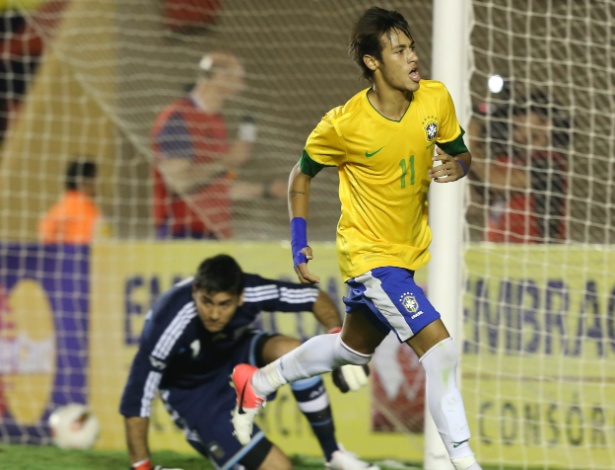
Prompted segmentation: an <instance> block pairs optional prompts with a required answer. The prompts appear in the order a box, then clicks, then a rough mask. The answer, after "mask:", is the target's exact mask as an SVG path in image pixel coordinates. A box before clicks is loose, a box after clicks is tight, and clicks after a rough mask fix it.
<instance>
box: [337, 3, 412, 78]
mask: <svg viewBox="0 0 615 470" xmlns="http://www.w3.org/2000/svg"><path fill="white" fill-rule="evenodd" d="M393 29H398V30H399V31H401V32H403V33H404V34H405V35H406V36H408V37H409V38H410V39H412V34H411V33H410V25H408V22H407V21H406V19H405V18H404V17H403V15H402V14H401V13H398V12H396V11H394V10H385V9H384V8H380V7H372V8H369V9H368V10H366V11H365V13H363V15H361V17H360V18H359V19H358V21H357V22H356V23H355V25H354V28H353V30H352V34H351V36H350V44H349V45H348V52H349V54H350V57H352V60H354V61H355V62H356V64H357V65H358V66H359V67H360V68H361V74H362V75H363V78H365V79H366V80H369V81H371V80H372V76H373V74H374V71H373V70H370V69H369V67H367V65H365V63H364V62H363V56H365V55H371V56H374V57H375V58H377V59H378V60H382V43H381V41H380V39H381V37H382V35H383V34H388V33H389V32H391V30H393Z"/></svg>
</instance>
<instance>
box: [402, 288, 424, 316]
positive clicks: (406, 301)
mask: <svg viewBox="0 0 615 470" xmlns="http://www.w3.org/2000/svg"><path fill="white" fill-rule="evenodd" d="M399 300H400V302H401V304H402V305H403V306H404V308H405V309H406V310H407V311H408V312H410V313H416V311H417V310H418V309H419V303H418V302H417V301H416V299H415V298H414V295H412V293H411V292H404V293H403V294H402V296H401V297H400V299H399Z"/></svg>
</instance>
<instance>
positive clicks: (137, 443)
mask: <svg viewBox="0 0 615 470" xmlns="http://www.w3.org/2000/svg"><path fill="white" fill-rule="evenodd" d="M124 428H125V430H126V445H127V447H128V455H129V457H130V464H131V465H135V464H137V463H138V462H144V461H147V460H149V456H150V453H149V447H148V445H147V431H148V429H149V418H142V417H140V416H130V417H124ZM137 468H138V467H137Z"/></svg>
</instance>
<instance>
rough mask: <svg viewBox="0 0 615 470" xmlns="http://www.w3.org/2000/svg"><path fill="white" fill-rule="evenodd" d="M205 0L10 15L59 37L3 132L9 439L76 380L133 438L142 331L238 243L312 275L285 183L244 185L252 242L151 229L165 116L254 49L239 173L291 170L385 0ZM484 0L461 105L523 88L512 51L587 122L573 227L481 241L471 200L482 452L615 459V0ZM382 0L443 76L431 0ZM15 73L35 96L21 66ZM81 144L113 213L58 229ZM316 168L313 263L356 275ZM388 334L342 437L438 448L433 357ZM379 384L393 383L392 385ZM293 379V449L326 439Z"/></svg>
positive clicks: (471, 13) (585, 464)
mask: <svg viewBox="0 0 615 470" xmlns="http://www.w3.org/2000/svg"><path fill="white" fill-rule="evenodd" d="M188 3H191V2H188ZM197 3H198V2H197ZM203 4H207V5H210V6H217V9H216V10H215V15H214V16H213V18H214V20H213V21H212V22H206V23H200V24H195V25H190V27H188V28H179V27H171V26H169V24H168V18H169V17H168V16H166V17H165V11H164V8H163V6H164V5H165V2H162V1H161V2H158V1H149V0H134V1H131V2H120V1H109V2H96V1H93V0H81V1H72V2H70V1H67V0H57V1H56V0H54V1H48V2H44V1H38V2H37V1H29V2H21V1H12V2H11V1H5V2H2V7H3V8H4V10H3V13H4V25H5V29H6V25H8V24H9V23H10V22H11V21H12V19H14V18H15V17H17V16H22V17H23V18H25V22H26V24H27V25H28V26H29V27H30V30H31V32H30V33H28V34H30V35H38V36H39V37H40V38H41V40H42V43H43V45H44V47H43V50H42V52H41V53H40V55H39V56H37V58H36V60H35V62H38V63H39V65H38V68H37V70H36V74H34V75H33V76H32V77H31V78H27V81H28V82H29V86H28V91H27V94H25V95H24V96H23V99H22V100H20V102H21V104H20V106H19V110H18V112H17V111H16V110H13V109H12V110H11V111H10V113H7V114H9V116H8V117H9V118H10V125H9V127H8V130H7V131H6V132H4V134H3V142H2V149H1V153H0V314H1V316H0V333H1V337H0V339H2V342H1V343H0V344H1V345H2V348H0V351H1V352H2V354H0V357H2V358H3V361H2V363H3V366H2V370H0V374H1V380H2V385H1V387H0V391H1V392H2V393H1V395H0V397H1V400H0V404H1V406H0V410H2V413H3V419H2V420H0V439H1V440H2V441H5V442H38V443H45V442H47V437H46V429H45V425H44V420H45V417H46V415H47V414H48V412H49V411H50V409H51V408H52V407H53V406H54V405H55V404H60V403H63V402H67V401H70V400H78V401H88V402H90V403H91V404H92V406H93V407H94V410H95V412H96V413H97V414H98V415H99V416H101V417H102V418H103V420H104V421H103V436H102V439H101V442H100V446H103V447H114V448H118V447H121V446H122V445H123V440H122V436H121V422H120V421H119V416H117V414H116V408H117V397H118V396H119V393H120V390H119V388H120V387H121V383H122V380H123V376H124V375H125V372H126V370H127V362H128V360H129V358H130V355H131V354H132V352H133V351H134V335H135V334H136V331H138V329H139V325H140V322H141V321H142V318H143V315H144V314H145V311H146V309H147V304H148V302H149V301H150V300H151V298H152V297H153V296H155V295H156V293H158V292H160V291H161V290H163V289H164V288H166V287H168V286H170V284H171V282H172V280H173V279H176V278H177V277H178V276H184V275H186V274H189V273H190V272H191V271H192V269H194V266H195V265H196V263H197V262H198V261H199V260H200V259H201V258H202V257H204V256H206V255H208V254H213V253H216V252H220V251H226V252H230V253H234V254H237V255H239V259H240V261H241V262H242V264H243V265H244V267H245V268H246V269H247V270H254V271H258V272H262V273H264V274H270V275H272V276H276V277H278V276H279V277H286V278H289V279H292V278H293V277H294V276H293V274H292V267H290V266H289V265H290V262H289V259H288V246H287V244H286V242H285V240H286V239H287V238H288V229H287V215H286V205H285V203H283V202H281V201H265V202H262V201H261V202H258V201H251V202H245V203H241V204H238V205H237V206H236V208H235V214H234V231H235V239H236V242H235V241H234V242H232V243H231V242H224V243H211V242H208V243H179V242H166V243H165V242H155V241H153V229H152V226H151V219H150V202H151V192H150V191H151V181H150V176H151V174H150V164H151V162H152V154H151V150H150V144H149V131H150V126H151V124H152V122H153V119H154V117H155V115H156V113H157V112H158V111H159V110H160V109H161V108H162V107H163V106H164V105H165V104H166V103H168V102H169V101H171V100H172V99H174V98H176V97H178V96H179V95H180V94H181V93H183V91H184V88H185V86H186V85H188V84H190V83H191V82H192V81H193V80H194V77H195V64H196V63H197V61H198V59H199V58H200V56H201V55H202V54H203V53H204V52H207V51H209V50H214V49H220V48H221V49H226V50H231V51H233V52H235V53H236V54H237V55H238V56H240V57H242V58H243V59H244V62H245V65H246V70H247V80H248V88H247V90H246V92H244V93H243V94H242V95H241V96H240V97H238V98H237V99H236V100H235V101H234V102H233V103H231V105H230V106H229V107H228V109H227V110H226V111H225V113H226V115H227V117H228V120H229V124H230V126H231V132H233V131H234V130H235V129H236V125H237V123H238V121H239V119H240V118H241V117H242V116H243V115H244V114H246V113H249V114H251V115H253V116H254V117H255V118H256V122H257V123H258V126H259V139H258V143H257V147H256V153H255V156H254V159H253V160H252V162H251V163H250V164H249V166H248V167H247V168H246V169H245V170H246V171H245V173H244V175H243V176H242V177H244V178H248V179H251V180H254V181H265V180H266V179H268V178H270V177H273V176H280V177H284V176H286V175H287V173H288V171H289V169H290V167H291V166H292V165H293V164H294V162H295V161H296V159H297V157H298V156H299V155H300V153H301V149H302V146H303V142H304V140H305V137H306V135H307V133H308V132H309V131H310V130H311V128H312V127H313V125H314V124H315V123H316V122H317V121H318V119H319V118H320V116H321V115H322V114H323V112H325V111H326V110H327V109H329V108H330V107H332V106H335V105H337V104H339V103H342V102H344V101H345V100H346V99H347V98H348V97H349V96H350V95H352V94H353V93H354V92H355V91H358V90H359V89H361V88H362V87H363V86H364V84H363V82H361V81H360V80H359V78H358V72H357V70H356V68H355V67H354V65H353V64H352V63H351V61H350V60H349V59H348V58H347V52H346V43H347V35H348V31H349V28H350V26H351V24H352V21H353V19H354V18H356V16H357V15H358V14H359V12H360V11H362V10H363V9H364V8H365V7H367V6H371V4H372V2H366V1H363V0H361V1H351V0H338V1H336V2H327V1H310V2H305V1H299V0H286V1H283V0H254V1H247V0H246V1H241V0H235V1H232V2H231V1H226V2H215V1H210V2H203ZM467 4H468V17H467V18H466V19H465V20H466V25H467V26H468V27H470V28H471V41H469V43H468V55H469V66H468V68H469V70H468V71H469V72H471V73H469V74H468V76H469V77H470V80H469V83H468V89H469V95H470V96H469V97H468V103H466V104H465V105H464V106H465V107H466V109H458V112H459V114H460V115H464V114H465V113H466V112H467V111H469V108H471V107H473V106H476V105H478V104H479V103H481V102H484V101H487V102H488V103H490V104H492V105H498V104H502V100H504V99H508V98H502V97H501V96H497V95H492V94H490V93H489V92H488V90H487V87H486V81H487V77H488V76H489V75H490V74H491V73H494V72H498V73H501V74H502V75H503V76H505V77H507V78H510V79H511V80H510V83H509V85H510V89H509V92H510V99H511V100H513V99H514V100H518V99H524V98H526V97H528V96H529V94H530V91H531V90H532V89H533V88H535V87H536V86H540V87H543V88H546V89H547V90H548V91H549V92H550V94H551V95H552V96H554V97H556V99H557V101H558V103H559V105H560V108H561V111H562V112H563V113H565V114H566V116H567V117H568V119H569V122H571V123H573V127H572V131H571V132H570V137H571V138H570V141H569V142H568V143H567V144H566V148H565V150H566V151H567V153H568V155H569V157H570V160H569V161H570V174H569V181H570V185H569V194H568V196H567V198H568V202H569V207H570V212H569V216H568V219H567V220H568V224H569V233H570V236H571V243H570V244H568V245H567V246H564V247H553V246H543V247H540V246H509V245H502V246H497V247H496V246H488V245H485V244H482V243H479V241H480V240H481V239H482V229H483V224H484V217H485V214H486V213H487V208H486V207H482V206H478V207H472V205H473V204H474V205H475V204H476V203H475V202H472V203H470V202H468V205H469V206H470V208H473V209H475V210H474V211H470V212H469V213H471V214H472V216H471V217H468V219H467V230H466V240H467V244H466V245H465V246H464V260H465V262H464V269H465V290H464V320H465V321H464V326H463V334H464V338H463V342H462V344H463V352H464V356H463V362H462V379H463V390H464V396H465V397H466V401H467V403H466V405H467V407H468V410H469V416H470V421H471V427H472V431H473V433H474V435H475V437H476V438H475V444H474V446H475V448H476V450H477V452H478V455H479V457H480V458H481V459H482V461H489V462H493V463H500V464H501V465H505V464H512V463H516V464H518V465H528V466H529V465H542V466H543V467H544V468H570V469H573V468H588V469H599V468H603V469H612V468H613V467H615V454H614V451H613V450H612V449H613V448H615V445H614V444H615V443H614V442H613V441H614V440H615V432H614V431H613V429H614V428H615V407H614V405H613V401H612V396H613V395H614V392H615V388H614V384H615V376H614V373H613V372H612V370H613V368H612V367H609V362H610V359H611V358H612V356H613V354H614V353H615V319H614V318H615V313H614V312H615V302H614V301H613V298H614V292H615V282H614V279H613V276H612V274H611V271H612V270H611V268H610V266H612V262H611V261H612V260H611V257H612V256H613V254H612V251H611V249H610V247H609V244H610V243H611V239H612V236H613V228H612V223H611V221H612V220H613V215H615V214H614V213H613V210H614V209H613V208H614V204H613V196H612V191H611V189H610V188H611V187H612V186H613V158H612V154H613V148H614V146H615V142H614V140H613V127H614V122H613V119H614V117H613V116H614V114H613V103H612V86H613V84H612V83H613V70H612V61H613V57H612V54H613V52H612V46H613V44H612V41H613V39H612V37H613V31H612V29H613V26H612V25H611V21H610V19H611V18H612V17H613V13H615V6H614V5H613V3H612V2H610V1H598V0H579V1H574V0H569V1H565V0H562V1H548V0H523V1H515V2H512V1H507V0H493V1H487V0H485V1H479V0H475V1H473V2H470V1H468V2H467ZM381 5H382V6H384V7H392V8H396V9H399V10H400V11H401V12H402V13H404V14H405V15H406V16H407V18H408V19H409V20H410V22H411V26H412V31H413V33H414V36H415V39H416V40H417V43H418V52H419V54H420V57H421V70H422V75H423V76H424V77H429V76H430V69H431V61H432V57H431V49H430V43H431V37H432V33H433V27H432V23H431V18H432V10H431V8H432V6H431V3H430V2H423V1H418V0H416V1H410V0H407V1H401V0H399V1H386V2H382V3H381ZM176 26H177V25H176ZM436 28H437V26H436ZM442 34H445V32H442ZM5 37H7V38H8V39H5V41H4V49H2V58H3V60H4V65H5V68H3V69H2V71H1V72H0V75H2V78H7V77H9V76H10V69H7V63H8V62H10V61H11V60H18V59H19V56H17V58H16V56H15V51H14V50H13V51H11V49H10V48H8V47H7V44H8V43H9V42H10V41H11V40H13V39H16V40H17V41H19V38H18V37H17V36H16V35H15V34H14V33H13V32H11V33H10V34H7V33H6V32H5ZM30 39H31V36H27V37H26V38H22V39H21V41H22V42H23V43H26V42H27V41H29V40H30ZM24 51H25V52H24ZM22 56H23V57H24V60H26V59H32V57H33V56H34V52H33V51H30V50H29V49H28V47H22ZM2 92H3V93H4V98H7V97H8V98H11V99H13V98H15V97H16V91H15V90H14V89H12V88H11V87H10V86H7V87H6V88H5V89H4V90H2ZM487 119H489V118H487ZM75 154H89V155H93V156H95V157H96V161H97V163H98V164H99V165H100V166H101V170H102V171H101V177H100V178H99V179H100V180H101V181H100V186H99V193H100V198H99V200H100V203H101V206H102V208H103V211H104V212H105V214H106V215H107V218H108V220H109V221H110V223H111V226H112V228H113V234H112V236H111V238H110V239H109V240H106V241H104V242H99V243H96V244H94V245H93V246H92V247H91V249H85V250H72V249H58V250H54V249H51V248H44V247H40V246H38V245H37V244H36V224H37V221H38V218H39V216H40V214H41V213H42V212H43V211H44V210H46V209H47V208H48V207H49V206H50V205H51V203H53V201H55V200H56V198H57V197H58V195H59V193H60V191H61V189H62V180H63V171H64V167H65V163H66V161H67V159H68V158H69V157H70V156H71V155H75ZM313 187H314V192H315V194H317V195H318V197H316V198H314V201H313V205H312V207H311V215H310V238H311V239H313V240H315V241H321V242H323V244H322V245H318V249H319V252H318V253H321V254H319V260H317V261H316V262H315V264H314V270H315V271H316V270H318V271H320V272H321V273H322V274H324V275H326V276H325V277H326V278H327V283H328V284H327V288H328V289H330V290H331V291H332V292H334V293H337V295H338V296H339V295H340V294H341V293H342V292H343V286H342V285H341V283H340V281H339V276H338V274H337V268H336V265H335V257H334V254H333V251H332V250H333V248H332V246H331V245H329V244H327V243H326V242H328V241H331V240H332V239H333V236H334V226H335V223H336V219H337V213H338V202H337V195H336V175H335V174H334V172H332V171H331V172H323V174H322V175H319V178H317V179H316V180H315V184H314V185H313ZM241 241H243V242H245V243H239V242H241ZM423 282H424V280H423ZM427 287H428V286H427ZM279 317H280V315H276V316H275V317H274V318H275V324H274V325H270V326H274V327H276V328H280V329H282V330H284V331H286V332H289V333H292V332H294V333H296V334H298V335H300V336H301V335H306V334H307V333H306V332H310V331H314V326H313V324H310V322H309V319H307V318H302V319H301V321H299V320H298V319H295V318H293V319H292V320H290V319H288V318H286V319H282V318H279ZM304 322H305V323H304ZM266 326H267V325H266ZM24 338H25V339H24ZM18 345H19V346H20V347H22V349H23V350H22V352H21V353H18V352H17V351H18V347H17V346H18ZM383 350H384V351H385V352H384V354H388V356H385V357H384V360H383V361H384V362H385V363H386V364H396V366H395V367H390V366H388V367H384V368H382V369H380V370H376V371H375V372H376V375H378V374H385V373H387V372H388V371H389V370H392V371H393V373H394V374H397V375H394V376H393V378H387V380H393V381H396V382H395V383H396V384H397V385H398V387H397V388H395V387H393V388H391V389H386V390H385V389H378V387H377V386H376V385H377V384H373V387H372V388H370V389H369V390H365V391H363V392H361V393H359V394H357V395H355V396H353V397H352V398H349V397H341V396H339V395H336V393H335V392H334V391H332V393H333V395H334V403H335V409H336V415H338V422H339V427H340V436H341V438H342V439H343V440H344V441H345V442H346V441H348V443H349V444H348V447H350V448H351V449H352V450H361V451H362V453H363V454H365V455H366V456H370V455H373V456H377V457H383V456H390V457H395V458H400V459H401V458H403V459H420V458H421V455H422V445H423V444H422V435H421V434H420V433H416V430H417V428H420V418H419V419H418V421H417V415H418V416H420V410H421V408H420V406H418V405H421V403H420V402H417V400H416V396H417V395H420V393H421V386H422V385H421V384H422V382H421V380H422V378H421V376H420V371H417V370H415V367H416V364H415V363H413V362H412V357H411V356H405V355H404V354H403V353H402V352H400V351H399V350H398V349H397V348H396V346H395V345H394V344H393V345H389V346H387V347H386V348H383ZM24 351H25V352H24ZM37 357H43V358H46V360H37V359H36V358H37ZM50 357H52V358H53V359H52V360H49V358H50ZM329 388H330V389H331V390H332V387H329ZM376 392H379V393H381V394H384V395H381V396H380V397H379V399H374V395H373V394H374V393H376ZM383 396H387V398H388V399H389V401H390V403H388V405H389V406H385V407H382V406H381V407H378V405H382V404H383V403H385V404H387V403H386V401H387V400H382V397H383ZM281 398H282V400H279V401H278V404H277V405H276V406H275V407H272V409H271V411H270V412H269V413H270V414H269V413H268V414H267V417H266V418H265V419H267V420H269V426H270V427H271V428H270V429H271V433H272V436H273V437H274V439H277V440H279V442H280V443H281V444H282V445H283V446H285V447H286V448H288V449H289V450H291V451H294V450H298V451H303V452H306V451H307V452H308V453H315V452H316V449H315V447H314V446H313V445H306V444H305V443H303V441H301V440H300V439H301V436H302V435H303V434H305V433H306V432H307V431H306V428H305V426H304V425H303V424H302V421H301V419H300V418H299V417H298V415H296V414H291V413H294V412H290V411H289V410H290V409H291V407H290V406H289V404H288V403H286V401H287V400H288V398H287V399H286V400H285V399H284V397H283V396H282V397H281ZM377 398H378V397H377ZM285 406H286V407H287V408H286V409H285V408H284V407H285ZM402 410H403V411H402ZM158 412H159V413H158V415H159V416H160V420H158V419H157V420H156V422H155V424H156V425H155V427H154V432H153V436H152V438H153V441H154V442H153V444H154V445H159V446H167V445H168V446H169V447H173V448H175V447H176V446H179V448H181V446H183V445H184V444H182V439H181V436H179V435H178V434H177V433H176V432H175V431H173V430H172V428H171V426H170V424H169V422H168V420H167V421H165V418H164V417H163V413H162V410H161V409H159V410H158ZM289 416H292V417H289ZM287 419H288V421H286V420H287ZM383 423H384V424H383ZM417 423H418V424H417ZM378 427H380V431H378V432H376V431H375V430H374V429H376V428H378ZM302 433H303V434H302ZM169 436H173V437H169ZM346 436H348V437H346ZM350 443H352V444H350Z"/></svg>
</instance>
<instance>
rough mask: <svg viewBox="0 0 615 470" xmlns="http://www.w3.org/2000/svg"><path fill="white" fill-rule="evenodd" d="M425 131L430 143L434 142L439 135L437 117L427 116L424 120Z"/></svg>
mask: <svg viewBox="0 0 615 470" xmlns="http://www.w3.org/2000/svg"><path fill="white" fill-rule="evenodd" d="M423 129H425V137H427V140H428V141H429V142H431V141H433V140H434V139H435V138H436V135H438V121H437V120H436V117H435V116H427V117H426V118H425V119H424V120H423Z"/></svg>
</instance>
